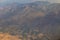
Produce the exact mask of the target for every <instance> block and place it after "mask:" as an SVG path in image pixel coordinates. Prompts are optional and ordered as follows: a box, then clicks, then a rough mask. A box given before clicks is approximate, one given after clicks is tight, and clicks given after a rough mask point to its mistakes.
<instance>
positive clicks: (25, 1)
mask: <svg viewBox="0 0 60 40" xmlns="http://www.w3.org/2000/svg"><path fill="white" fill-rule="evenodd" d="M34 1H48V2H51V3H60V0H0V3H4V2H20V3H28V2H34Z"/></svg>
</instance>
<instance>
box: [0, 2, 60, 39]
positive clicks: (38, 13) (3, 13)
mask: <svg viewBox="0 0 60 40" xmlns="http://www.w3.org/2000/svg"><path fill="white" fill-rule="evenodd" d="M0 32H3V33H8V32H9V33H10V34H11V35H22V36H23V37H24V36H26V37H27V36H28V35H30V36H32V35H35V36H36V37H37V38H36V40H40V38H39V37H38V36H37V35H38V34H40V33H42V34H47V35H48V36H49V37H50V38H51V39H50V40H57V39H59V38H55V37H59V36H60V3H53V4H50V3H49V2H44V1H42V2H40V1H37V2H33V3H26V4H19V3H12V4H8V5H5V6H3V7H0ZM44 40H46V39H44Z"/></svg>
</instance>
